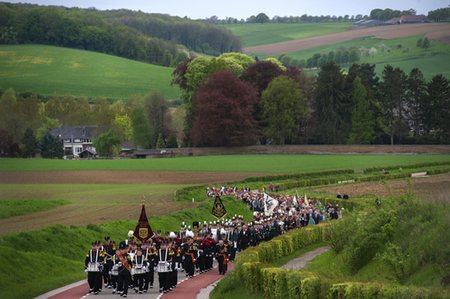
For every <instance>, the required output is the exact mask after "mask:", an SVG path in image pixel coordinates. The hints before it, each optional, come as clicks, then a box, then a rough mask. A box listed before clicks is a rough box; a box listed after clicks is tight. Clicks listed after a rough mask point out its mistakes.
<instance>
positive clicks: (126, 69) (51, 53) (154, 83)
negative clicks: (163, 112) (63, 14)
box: [0, 45, 180, 100]
mask: <svg viewBox="0 0 450 299" xmlns="http://www.w3.org/2000/svg"><path fill="white" fill-rule="evenodd" d="M173 70H174V69H173V68H168V67H162V66H156V65H152V64H146V63H141V62H137V61H133V60H128V59H125V58H120V57H115V56H111V55H106V54H101V53H96V52H90V51H84V50H77V49H70V48H63V47H54V46H44V45H0V82H1V83H0V84H1V86H0V87H1V88H3V90H6V89H8V88H11V87H12V88H13V89H14V91H15V92H24V91H32V92H34V93H40V94H43V95H51V94H53V93H54V92H57V93H59V94H60V95H64V94H68V93H70V94H72V95H73V96H75V97H78V96H80V95H82V94H83V95H85V96H86V97H97V96H101V97H106V98H122V99H126V98H128V97H130V96H131V95H134V94H139V93H140V94H141V95H145V94H147V93H149V92H151V91H153V90H159V91H160V92H162V93H163V94H164V96H165V97H166V99H167V100H173V99H176V98H178V97H179V94H180V90H179V89H178V86H174V87H171V86H170V81H171V74H172V72H173Z"/></svg>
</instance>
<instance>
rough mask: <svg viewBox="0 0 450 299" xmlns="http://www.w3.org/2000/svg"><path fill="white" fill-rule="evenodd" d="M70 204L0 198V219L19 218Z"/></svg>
mask: <svg viewBox="0 0 450 299" xmlns="http://www.w3.org/2000/svg"><path fill="white" fill-rule="evenodd" d="M67 204H70V201H67V200H61V199H55V200H40V199H24V200H17V199H12V198H0V219H3V218H8V217H14V216H19V215H23V214H28V213H34V212H40V211H44V210H48V209H51V208H55V207H58V206H63V205H67Z"/></svg>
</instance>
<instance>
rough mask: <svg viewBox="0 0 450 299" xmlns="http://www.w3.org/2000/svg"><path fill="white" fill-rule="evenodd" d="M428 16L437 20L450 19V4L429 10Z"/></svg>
mask: <svg viewBox="0 0 450 299" xmlns="http://www.w3.org/2000/svg"><path fill="white" fill-rule="evenodd" d="M428 18H429V19H430V20H433V21H435V22H442V21H449V20H450V5H449V6H448V7H444V8H438V9H436V10H431V11H429V12H428Z"/></svg>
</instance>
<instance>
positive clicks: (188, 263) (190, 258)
mask: <svg viewBox="0 0 450 299" xmlns="http://www.w3.org/2000/svg"><path fill="white" fill-rule="evenodd" d="M193 237H194V233H193V232H191V231H189V232H187V242H186V243H185V244H184V245H183V254H184V267H185V270H186V275H188V276H189V278H192V277H193V276H194V265H195V261H196V260H197V258H198V247H197V243H194V239H193Z"/></svg>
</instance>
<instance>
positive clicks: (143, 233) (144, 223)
mask: <svg viewBox="0 0 450 299" xmlns="http://www.w3.org/2000/svg"><path fill="white" fill-rule="evenodd" d="M133 236H135V237H136V238H137V239H139V240H141V241H142V242H145V241H147V240H148V239H150V238H151V237H153V230H152V228H151V227H150V223H148V219H147V214H146V213H145V204H142V210H141V216H140V217H139V221H138V224H137V225H136V228H135V229H134V234H133Z"/></svg>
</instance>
